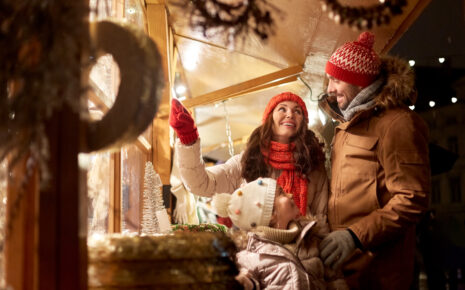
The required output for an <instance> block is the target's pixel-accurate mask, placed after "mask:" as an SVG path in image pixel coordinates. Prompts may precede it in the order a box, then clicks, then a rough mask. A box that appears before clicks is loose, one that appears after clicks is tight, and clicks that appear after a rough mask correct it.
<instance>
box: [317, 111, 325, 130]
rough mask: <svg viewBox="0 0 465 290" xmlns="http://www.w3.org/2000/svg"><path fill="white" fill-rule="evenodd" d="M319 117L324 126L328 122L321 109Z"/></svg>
mask: <svg viewBox="0 0 465 290" xmlns="http://www.w3.org/2000/svg"><path fill="white" fill-rule="evenodd" d="M318 117H319V118H320V122H321V124H322V125H323V126H324V125H325V124H326V116H325V114H324V113H323V112H322V111H321V110H318Z"/></svg>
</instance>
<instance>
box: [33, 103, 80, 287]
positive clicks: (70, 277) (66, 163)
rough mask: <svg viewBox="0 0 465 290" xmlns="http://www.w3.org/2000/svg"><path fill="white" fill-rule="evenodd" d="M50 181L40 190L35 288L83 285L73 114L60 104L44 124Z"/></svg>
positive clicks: (76, 136)
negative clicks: (37, 282) (36, 285)
mask: <svg viewBox="0 0 465 290" xmlns="http://www.w3.org/2000/svg"><path fill="white" fill-rule="evenodd" d="M47 135H48V138H49V142H50V161H49V170H50V173H51V176H52V179H51V181H50V184H49V186H48V187H46V188H45V189H42V190H40V195H39V207H38V211H39V216H38V218H39V227H38V233H37V234H38V263H37V271H38V279H39V287H38V289H44V290H45V289H47V290H55V289H57V290H58V289H70V290H71V289H87V212H86V211H87V206H86V199H87V191H86V178H85V177H84V176H83V174H84V173H83V172H80V171H79V168H78V160H77V157H78V153H79V144H80V140H81V136H82V135H83V133H82V132H81V128H80V121H79V115H78V114H76V113H75V112H73V111H72V110H71V109H70V108H68V107H64V108H63V109H62V110H61V111H59V112H56V113H55V115H54V116H53V117H52V118H51V120H50V121H49V122H48V124H47Z"/></svg>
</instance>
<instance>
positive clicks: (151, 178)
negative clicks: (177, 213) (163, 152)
mask: <svg viewBox="0 0 465 290" xmlns="http://www.w3.org/2000/svg"><path fill="white" fill-rule="evenodd" d="M143 198H144V200H143V204H144V207H143V211H142V223H141V226H142V233H143V234H147V235H150V234H156V233H165V232H168V231H171V223H170V222H169V218H168V214H167V212H166V209H165V206H164V205H163V196H162V182H161V179H160V176H159V175H158V173H156V172H155V170H154V169H153V164H152V162H150V161H147V162H146V163H145V174H144V193H143Z"/></svg>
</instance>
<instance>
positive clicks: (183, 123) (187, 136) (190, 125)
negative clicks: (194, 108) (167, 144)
mask: <svg viewBox="0 0 465 290" xmlns="http://www.w3.org/2000/svg"><path fill="white" fill-rule="evenodd" d="M169 122H170V126H171V127H172V128H173V129H174V131H175V132H176V134H177V135H178V138H179V140H181V143H182V144H184V145H190V144H193V143H194V142H195V141H196V140H197V139H198V138H199V133H198V131H197V127H196V126H195V123H194V119H192V116H191V114H190V113H189V111H187V109H186V108H184V106H183V105H182V104H181V103H180V102H179V101H178V100H176V99H172V100H171V112H170V120H169Z"/></svg>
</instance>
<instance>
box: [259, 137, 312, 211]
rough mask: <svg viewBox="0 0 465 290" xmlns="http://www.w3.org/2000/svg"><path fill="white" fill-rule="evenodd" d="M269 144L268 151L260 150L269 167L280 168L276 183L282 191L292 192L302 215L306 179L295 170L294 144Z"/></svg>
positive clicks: (305, 203)
mask: <svg viewBox="0 0 465 290" xmlns="http://www.w3.org/2000/svg"><path fill="white" fill-rule="evenodd" d="M270 145H271V146H270V152H262V154H263V156H265V159H266V161H267V162H268V164H270V165H271V167H273V168H274V169H280V170H281V175H280V176H279V177H278V179H277V183H278V184H279V185H280V186H281V187H282V188H283V190H284V192H287V193H292V196H293V197H294V202H295V204H296V205H297V207H298V208H299V209H300V214H301V215H303V216H304V215H305V213H306V211H307V179H306V178H305V177H304V176H303V175H301V174H299V173H298V172H297V171H296V170H295V164H294V156H293V152H294V148H295V144H294V143H290V144H283V143H278V142H275V141H271V144H270Z"/></svg>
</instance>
